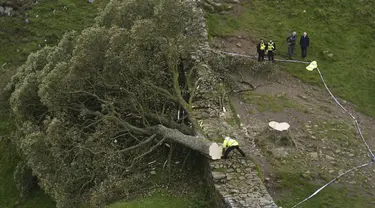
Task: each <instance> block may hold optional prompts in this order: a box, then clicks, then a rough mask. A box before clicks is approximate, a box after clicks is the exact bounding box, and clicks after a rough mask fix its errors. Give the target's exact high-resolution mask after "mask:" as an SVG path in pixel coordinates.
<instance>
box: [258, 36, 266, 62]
mask: <svg viewBox="0 0 375 208" xmlns="http://www.w3.org/2000/svg"><path fill="white" fill-rule="evenodd" d="M265 51H266V43H264V41H263V39H260V42H259V43H258V45H257V52H258V61H261V60H262V61H263V60H264V52H265Z"/></svg>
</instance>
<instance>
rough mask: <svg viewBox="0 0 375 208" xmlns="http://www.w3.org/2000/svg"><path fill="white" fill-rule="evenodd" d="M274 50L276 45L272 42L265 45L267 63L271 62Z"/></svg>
mask: <svg viewBox="0 0 375 208" xmlns="http://www.w3.org/2000/svg"><path fill="white" fill-rule="evenodd" d="M275 50H276V44H275V42H273V41H272V40H270V42H269V43H267V51H268V61H273V60H274V58H273V56H274V54H273V52H274V51H275Z"/></svg>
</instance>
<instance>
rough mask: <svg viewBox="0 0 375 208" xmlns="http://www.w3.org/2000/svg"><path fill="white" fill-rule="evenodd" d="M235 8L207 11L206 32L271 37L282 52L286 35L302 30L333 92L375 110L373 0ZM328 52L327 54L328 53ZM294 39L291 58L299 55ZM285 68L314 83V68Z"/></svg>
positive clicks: (262, 1)
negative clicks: (213, 11)
mask: <svg viewBox="0 0 375 208" xmlns="http://www.w3.org/2000/svg"><path fill="white" fill-rule="evenodd" d="M241 2H242V3H241V5H240V6H239V5H237V6H235V7H236V9H235V10H233V11H229V12H225V13H221V14H218V13H209V14H208V15H207V19H208V28H209V34H210V35H211V36H219V37H227V36H235V35H238V34H241V35H243V34H248V35H249V36H250V37H252V38H253V39H254V40H256V41H257V40H258V39H259V38H265V39H266V40H267V41H268V40H269V39H273V40H274V41H275V42H276V44H277V47H278V50H277V56H279V57H286V54H287V44H286V37H287V36H288V35H289V34H290V33H291V32H292V31H297V33H298V34H297V35H298V41H299V37H300V36H301V35H302V33H303V32H304V31H306V32H307V33H308V34H309V36H310V40H311V45H310V47H309V49H308V57H307V58H308V60H316V61H317V62H318V65H319V68H320V69H321V71H322V73H323V74H324V77H325V78H326V80H327V82H328V84H329V86H330V87H331V88H333V91H334V93H335V94H337V95H339V96H340V97H342V98H343V99H346V100H349V101H351V102H353V103H354V104H356V105H357V107H358V109H359V110H361V111H363V112H366V113H367V114H370V115H372V116H375V82H374V80H375V67H374V65H373V63H374V62H375V56H373V55H372V49H373V48H374V47H375V43H374V41H373V40H374V38H375V14H374V13H373V11H374V10H375V4H374V3H373V2H372V1H369V0H362V1H361V0H354V1H352V0H332V1H323V0H319V1H317V0H287V1H276V0H251V1H250V0H242V1H241ZM331 56H332V57H331ZM299 57H300V49H299V45H297V54H296V59H300V58H299ZM284 68H285V70H287V71H289V72H290V73H292V74H293V75H295V76H297V77H299V78H301V79H303V80H304V81H307V82H309V83H316V84H319V85H320V82H321V81H320V80H319V76H318V74H317V73H316V72H315V73H314V72H313V73H311V72H308V71H306V70H305V69H304V66H303V65H298V64H297V65H296V64H286V65H285V67H284Z"/></svg>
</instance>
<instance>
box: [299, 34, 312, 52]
mask: <svg viewBox="0 0 375 208" xmlns="http://www.w3.org/2000/svg"><path fill="white" fill-rule="evenodd" d="M299 45H300V46H301V52H302V58H306V56H307V47H309V45H310V38H309V36H307V32H304V33H303V36H302V37H301V39H300V40H299Z"/></svg>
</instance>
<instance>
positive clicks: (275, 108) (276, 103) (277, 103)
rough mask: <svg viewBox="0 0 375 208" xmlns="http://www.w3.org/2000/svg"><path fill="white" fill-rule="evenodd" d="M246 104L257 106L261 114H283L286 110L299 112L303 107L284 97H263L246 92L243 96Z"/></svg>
mask: <svg viewBox="0 0 375 208" xmlns="http://www.w3.org/2000/svg"><path fill="white" fill-rule="evenodd" d="M243 98H244V100H245V102H246V103H249V104H252V105H255V106H256V109H257V110H258V111H259V112H265V111H271V112H281V111H283V110H284V109H285V108H289V109H294V110H297V111H300V110H301V107H300V106H298V105H297V104H295V103H293V102H292V101H291V100H289V99H288V98H287V97H286V96H284V95H279V96H270V95H263V94H258V93H254V92H246V93H244V95H243Z"/></svg>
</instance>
